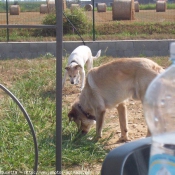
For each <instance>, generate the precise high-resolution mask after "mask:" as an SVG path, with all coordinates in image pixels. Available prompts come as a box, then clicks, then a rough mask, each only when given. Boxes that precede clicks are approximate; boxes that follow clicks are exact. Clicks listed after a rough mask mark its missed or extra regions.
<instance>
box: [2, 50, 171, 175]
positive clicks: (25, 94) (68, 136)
mask: <svg viewBox="0 0 175 175" xmlns="http://www.w3.org/2000/svg"><path fill="white" fill-rule="evenodd" d="M106 49H107V48H106ZM109 60H111V58H107V57H101V58H100V59H98V60H97V61H96V62H95V65H94V66H99V65H101V64H103V63H105V62H108V61H109ZM153 60H154V61H156V62H158V63H159V64H160V65H163V66H164V67H167V66H168V65H169V64H170V62H169V61H167V58H163V57H156V58H154V59H153ZM65 63H66V59H65V60H64V61H63V68H64V66H65ZM63 70H64V69H63ZM0 72H1V77H0V80H1V84H2V85H5V86H6V87H8V89H9V90H10V91H11V92H12V93H13V94H14V95H15V96H16V97H17V98H18V99H19V101H20V102H21V103H22V105H23V106H24V108H25V109H26V111H27V113H28V114H29V116H30V118H31V121H32V123H33V126H34V129H35V131H36V137H37V140H38V149H39V165H38V171H40V172H42V171H45V172H50V171H54V170H55V152H56V150H55V149H56V145H55V140H56V138H55V135H56V134H55V123H56V105H55V99H56V96H55V94H56V87H55V78H56V77H55V74H56V70H55V59H54V58H51V56H47V57H42V58H36V59H30V60H28V59H21V60H20V59H13V60H8V59H7V60H0ZM60 83H61V82H60ZM0 96H1V101H0V104H1V105H0V111H1V112H0V119H1V120H0V125H1V127H0V134H1V137H0V157H1V159H0V170H1V171H17V172H18V174H23V172H24V171H32V169H33V166H34V144H33V139H32V135H31V132H30V129H29V126H28V124H27V121H26V120H25V118H24V116H23V114H22V113H21V111H20V110H19V108H18V107H17V105H16V104H15V103H14V102H13V100H12V99H11V98H9V96H8V95H6V94H4V93H3V91H0ZM69 107H70V104H68V103H65V102H64V101H63V107H62V167H63V170H64V171H68V170H69V169H71V170H73V169H74V167H76V166H78V167H82V170H84V169H85V168H86V169H88V166H89V165H94V164H102V162H103V160H104V158H105V156H106V155H107V153H108V152H109V149H107V148H106V145H107V143H108V141H109V139H110V138H111V137H113V134H111V135H110V136H108V137H104V138H103V139H102V140H100V141H99V142H94V141H92V140H91V139H90V138H92V137H93V136H94V134H95V129H92V130H91V131H90V133H89V134H88V135H86V136H84V137H80V135H79V134H77V128H76V126H75V124H74V123H73V122H72V123H69V121H68V117H67V113H68V111H69V109H70V108H69ZM104 132H108V128H104Z"/></svg>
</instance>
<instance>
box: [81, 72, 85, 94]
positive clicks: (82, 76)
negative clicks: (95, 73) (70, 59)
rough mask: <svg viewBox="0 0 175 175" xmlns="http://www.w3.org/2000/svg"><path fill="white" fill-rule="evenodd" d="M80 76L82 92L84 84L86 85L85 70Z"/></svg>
mask: <svg viewBox="0 0 175 175" xmlns="http://www.w3.org/2000/svg"><path fill="white" fill-rule="evenodd" d="M80 75H81V91H82V90H83V88H84V83H85V70H84V69H81V71H80Z"/></svg>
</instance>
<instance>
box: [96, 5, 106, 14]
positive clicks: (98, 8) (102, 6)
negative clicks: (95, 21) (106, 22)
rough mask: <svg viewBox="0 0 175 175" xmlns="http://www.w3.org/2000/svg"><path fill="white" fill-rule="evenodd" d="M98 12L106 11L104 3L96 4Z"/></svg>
mask: <svg viewBox="0 0 175 175" xmlns="http://www.w3.org/2000/svg"><path fill="white" fill-rule="evenodd" d="M97 11H98V12H106V3H98V4H97Z"/></svg>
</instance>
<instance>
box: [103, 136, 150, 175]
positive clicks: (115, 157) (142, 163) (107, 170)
mask: <svg viewBox="0 0 175 175" xmlns="http://www.w3.org/2000/svg"><path fill="white" fill-rule="evenodd" d="M150 146H151V138H150V137H147V138H144V139H139V140H137V141H132V142H129V143H125V144H123V145H121V146H119V147H117V148H115V149H113V150H112V151H110V152H109V153H108V155H107V156H106V158H105V160H104V162H103V165H102V169H101V175H147V174H148V165H149V156H150Z"/></svg>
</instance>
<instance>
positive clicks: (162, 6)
mask: <svg viewBox="0 0 175 175" xmlns="http://www.w3.org/2000/svg"><path fill="white" fill-rule="evenodd" d="M166 8H167V6H166V1H160V0H159V1H157V2H156V12H165V11H166Z"/></svg>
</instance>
